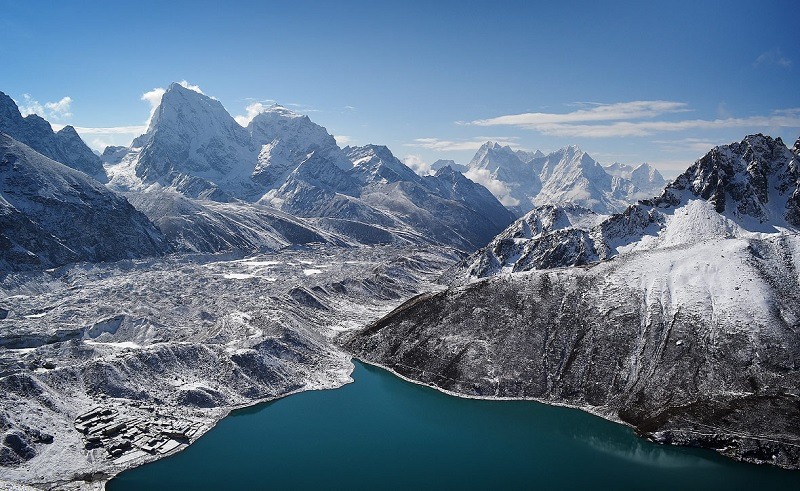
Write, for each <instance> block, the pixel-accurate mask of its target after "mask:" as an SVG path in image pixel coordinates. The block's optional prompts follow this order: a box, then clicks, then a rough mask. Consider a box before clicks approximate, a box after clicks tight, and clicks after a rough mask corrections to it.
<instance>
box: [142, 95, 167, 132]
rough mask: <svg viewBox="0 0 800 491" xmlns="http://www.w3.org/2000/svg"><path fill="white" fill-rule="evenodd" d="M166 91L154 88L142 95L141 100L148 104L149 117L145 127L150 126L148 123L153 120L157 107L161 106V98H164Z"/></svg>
mask: <svg viewBox="0 0 800 491" xmlns="http://www.w3.org/2000/svg"><path fill="white" fill-rule="evenodd" d="M166 91H167V89H165V88H163V87H156V88H155V89H153V90H151V91H148V92H145V93H144V94H142V100H143V101H145V102H147V103H148V104H150V116H148V118H147V123H146V124H147V126H150V121H151V120H152V119H153V115H154V114H155V113H156V109H157V108H158V105H159V104H161V97H163V96H164V93H165V92H166Z"/></svg>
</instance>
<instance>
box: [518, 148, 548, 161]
mask: <svg viewBox="0 0 800 491" xmlns="http://www.w3.org/2000/svg"><path fill="white" fill-rule="evenodd" d="M514 153H515V154H517V157H519V159H520V160H521V161H523V162H526V163H527V162H530V161H531V160H533V159H536V158H539V157H544V153H543V152H542V151H541V150H534V151H533V152H528V151H525V150H515V151H514Z"/></svg>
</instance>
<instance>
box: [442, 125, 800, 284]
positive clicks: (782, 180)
mask: <svg viewBox="0 0 800 491" xmlns="http://www.w3.org/2000/svg"><path fill="white" fill-rule="evenodd" d="M556 168H557V166H556ZM799 190H800V173H798V157H797V155H796V154H795V153H794V152H793V151H790V150H789V149H787V148H786V146H785V145H784V144H783V142H782V141H781V140H780V139H772V138H770V137H767V136H764V135H751V136H748V137H746V138H745V139H744V140H743V141H742V142H738V143H732V144H730V145H724V146H719V147H715V148H714V149H712V150H711V151H710V152H709V153H708V154H707V155H706V156H704V157H703V158H701V159H699V160H698V161H697V162H695V164H694V165H692V166H691V167H690V168H689V169H688V170H687V171H686V172H684V173H683V174H681V175H680V176H679V177H678V178H677V179H675V181H674V182H672V183H671V184H669V185H668V186H667V187H666V188H665V190H664V191H663V193H662V195H661V196H660V197H658V198H654V199H651V200H644V201H642V202H641V203H639V204H636V205H631V206H629V207H628V208H627V209H626V210H625V211H624V212H622V213H619V214H615V215H612V216H607V217H603V216H600V215H588V216H589V217H591V218H590V219H588V220H583V221H582V222H574V223H572V226H570V227H565V228H560V227H549V228H548V227H544V226H541V228H539V225H538V223H539V222H540V221H541V213H542V211H546V210H547V208H544V209H543V210H535V211H534V212H532V213H531V214H529V215H528V216H526V217H524V218H523V219H521V220H519V221H517V222H515V223H514V224H513V225H512V226H511V227H509V228H508V229H507V230H506V231H504V232H503V233H502V234H500V235H499V236H498V237H497V238H496V239H495V240H494V241H492V242H491V243H490V244H489V246H487V247H485V248H483V249H481V250H479V251H478V252H476V253H475V254H473V255H472V256H470V257H469V258H467V259H465V260H464V261H462V262H461V263H460V264H459V265H457V266H455V267H454V268H453V269H451V270H450V271H448V273H446V274H445V275H444V278H445V279H447V280H448V281H455V282H459V281H465V280H467V279H469V278H480V277H485V276H491V275H494V274H498V273H501V272H514V271H527V270H530V269H547V268H554V267H561V266H578V265H584V264H588V263H592V262H596V261H599V260H603V259H609V258H612V257H614V256H617V255H620V254H625V253H629V252H632V251H641V250H651V249H658V248H669V247H677V246H684V245H690V244H695V243H699V242H702V241H706V240H714V239H720V238H732V237H742V238H758V237H761V236H763V235H765V234H781V233H785V232H788V233H796V232H797V231H798V230H800V199H799V198H798V196H800V191H799ZM586 216H587V215H586V214H585V213H584V217H586ZM595 218H596V219H598V220H597V221H594V222H593V220H594V219H595ZM562 223H565V222H564V221H562ZM528 230H530V232H527V231H528Z"/></svg>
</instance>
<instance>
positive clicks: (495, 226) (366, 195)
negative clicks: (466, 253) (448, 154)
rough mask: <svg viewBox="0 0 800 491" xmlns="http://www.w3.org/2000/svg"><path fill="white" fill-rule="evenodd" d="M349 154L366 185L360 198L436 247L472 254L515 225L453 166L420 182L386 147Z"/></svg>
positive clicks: (491, 198)
mask: <svg viewBox="0 0 800 491" xmlns="http://www.w3.org/2000/svg"><path fill="white" fill-rule="evenodd" d="M345 150H346V151H347V155H348V157H349V158H350V159H351V160H352V161H353V163H354V166H353V169H352V170H351V171H350V174H351V175H353V176H354V178H356V179H358V181H359V182H360V183H361V185H362V189H361V191H360V196H359V198H360V199H361V200H362V201H363V202H365V203H367V204H369V205H370V206H371V207H373V208H375V209H378V210H381V211H383V212H385V213H386V214H388V215H391V216H393V217H394V218H395V219H396V220H398V221H400V222H402V223H403V224H405V225H406V226H407V227H409V228H411V229H413V230H417V231H419V232H420V233H421V234H422V235H423V236H424V237H427V239H428V240H430V241H432V242H438V243H444V244H450V245H454V246H456V247H459V248H462V249H473V248H476V247H480V246H481V245H482V244H485V243H486V242H487V241H488V240H490V239H491V238H492V237H493V232H492V231H499V230H502V229H503V228H504V227H505V226H507V225H508V224H509V223H511V221H513V220H514V215H513V214H512V213H511V212H509V211H508V210H507V209H506V208H505V207H503V205H502V204H500V202H499V201H497V199H496V198H495V197H494V196H493V195H492V194H491V193H490V192H489V191H488V190H487V189H486V188H484V187H483V186H480V185H478V184H475V183H474V182H472V181H470V180H469V179H467V178H466V177H464V176H463V175H462V174H460V173H458V172H456V171H454V170H452V169H451V168H450V167H444V168H442V169H439V171H437V173H436V174H435V175H433V176H425V177H420V176H419V175H417V174H416V173H415V172H414V171H412V170H411V169H409V168H408V167H407V166H406V165H405V164H403V163H402V162H400V160H398V159H397V158H396V157H395V156H394V155H392V153H391V152H390V151H389V149H388V148H386V147H384V146H377V145H367V146H364V147H355V148H354V147H348V148H346V149H345ZM494 233H495V234H496V233H497V232H494Z"/></svg>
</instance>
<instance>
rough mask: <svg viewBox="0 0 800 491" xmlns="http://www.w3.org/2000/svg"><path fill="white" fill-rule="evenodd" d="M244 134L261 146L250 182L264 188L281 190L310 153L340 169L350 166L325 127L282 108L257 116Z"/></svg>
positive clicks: (273, 107) (277, 106)
mask: <svg viewBox="0 0 800 491" xmlns="http://www.w3.org/2000/svg"><path fill="white" fill-rule="evenodd" d="M247 131H248V132H249V133H250V136H251V138H252V139H253V142H255V143H256V144H257V145H260V146H261V150H260V151H259V154H258V161H257V163H256V166H255V168H254V169H253V173H252V175H253V180H255V181H256V182H258V183H259V184H261V185H263V186H265V188H266V189H272V188H277V187H280V185H281V184H283V182H284V181H285V180H286V178H287V176H288V175H289V173H291V172H292V171H293V170H295V169H296V168H297V167H298V166H299V165H300V164H301V163H302V162H303V161H305V160H306V159H307V158H308V157H309V155H310V154H311V153H312V152H313V153H315V154H316V155H317V156H318V157H321V158H322V159H323V160H325V161H326V162H328V163H329V164H333V165H336V166H337V167H339V169H341V170H349V168H350V167H352V165H351V164H350V161H349V160H347V157H345V155H344V153H343V152H342V150H341V149H340V148H339V147H338V146H337V145H336V140H335V139H334V138H333V136H332V135H330V134H329V133H328V131H327V130H326V129H325V128H323V127H322V126H320V125H318V124H316V123H314V122H313V121H311V120H310V119H309V118H308V116H301V115H299V114H296V113H294V112H292V111H289V110H288V109H286V108H284V107H282V106H279V105H273V106H271V107H269V108H268V109H267V110H266V111H264V112H263V113H261V114H259V115H257V116H256V117H255V118H253V120H252V121H251V122H250V124H248V125H247Z"/></svg>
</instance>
